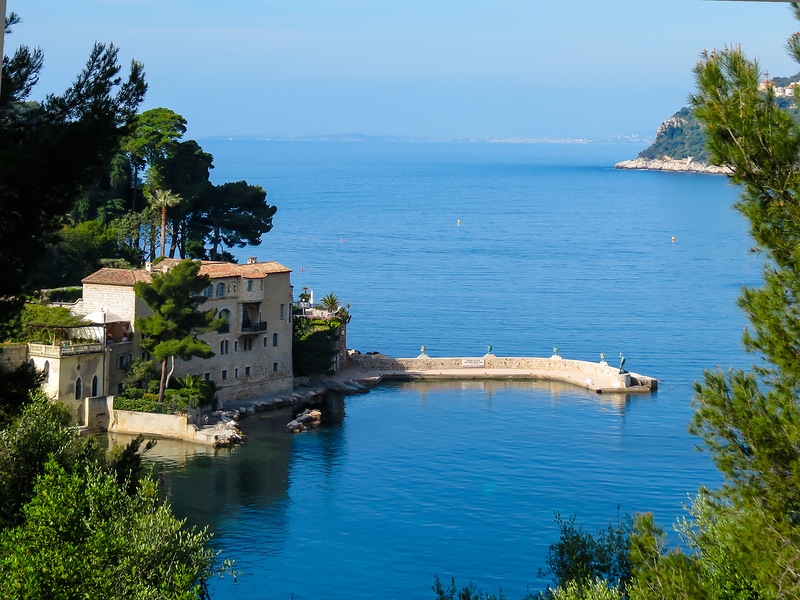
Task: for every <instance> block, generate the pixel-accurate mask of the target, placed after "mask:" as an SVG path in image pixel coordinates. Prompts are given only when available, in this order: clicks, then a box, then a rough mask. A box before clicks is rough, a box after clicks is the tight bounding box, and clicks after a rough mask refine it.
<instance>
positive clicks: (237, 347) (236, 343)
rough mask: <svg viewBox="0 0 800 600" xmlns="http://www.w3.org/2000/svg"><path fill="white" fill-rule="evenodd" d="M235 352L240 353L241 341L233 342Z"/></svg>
mask: <svg viewBox="0 0 800 600" xmlns="http://www.w3.org/2000/svg"><path fill="white" fill-rule="evenodd" d="M233 351H234V352H238V351H239V340H235V341H234V342H233Z"/></svg>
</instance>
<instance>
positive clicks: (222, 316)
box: [219, 308, 231, 333]
mask: <svg viewBox="0 0 800 600" xmlns="http://www.w3.org/2000/svg"><path fill="white" fill-rule="evenodd" d="M219 318H220V319H225V320H226V321H227V322H228V323H227V324H226V325H225V327H223V328H222V329H220V330H219V332H220V333H228V332H229V331H230V330H231V311H229V310H228V309H227V308H223V309H222V310H221V311H219Z"/></svg>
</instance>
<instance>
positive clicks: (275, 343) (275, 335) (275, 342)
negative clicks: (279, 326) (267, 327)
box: [272, 333, 278, 348]
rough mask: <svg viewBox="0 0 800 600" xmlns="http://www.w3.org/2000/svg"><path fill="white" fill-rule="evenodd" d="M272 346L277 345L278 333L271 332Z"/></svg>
mask: <svg viewBox="0 0 800 600" xmlns="http://www.w3.org/2000/svg"><path fill="white" fill-rule="evenodd" d="M272 346H273V347H275V348H277V347H278V334H277V333H273V334H272Z"/></svg>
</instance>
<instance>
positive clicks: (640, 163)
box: [614, 157, 731, 175]
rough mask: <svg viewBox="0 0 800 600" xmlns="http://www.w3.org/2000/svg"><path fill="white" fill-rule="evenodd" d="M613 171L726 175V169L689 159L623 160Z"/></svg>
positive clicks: (728, 170) (727, 169) (727, 170)
mask: <svg viewBox="0 0 800 600" xmlns="http://www.w3.org/2000/svg"><path fill="white" fill-rule="evenodd" d="M614 168H615V169H639V170H645V171H674V172H680V173H705V174H708V175H728V174H730V172H731V170H730V169H729V168H728V167H719V166H717V165H710V164H708V163H707V162H704V161H702V160H693V159H691V158H683V159H672V158H668V157H664V158H641V157H640V158H634V159H633V160H623V161H622V162H618V163H617V164H616V165H614Z"/></svg>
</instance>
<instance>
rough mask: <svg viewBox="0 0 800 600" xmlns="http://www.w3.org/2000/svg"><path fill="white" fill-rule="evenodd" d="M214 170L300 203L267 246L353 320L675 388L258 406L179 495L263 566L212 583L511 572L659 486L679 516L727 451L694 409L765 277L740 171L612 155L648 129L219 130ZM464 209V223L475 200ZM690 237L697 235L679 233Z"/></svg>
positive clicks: (469, 391) (410, 388)
mask: <svg viewBox="0 0 800 600" xmlns="http://www.w3.org/2000/svg"><path fill="white" fill-rule="evenodd" d="M203 146H204V149H206V150H207V151H209V152H211V153H212V154H213V155H214V157H215V164H216V167H217V168H216V169H215V171H214V172H213V177H214V180H215V181H216V182H218V183H219V182H223V181H234V180H239V179H246V180H247V181H248V182H249V183H253V184H259V185H261V186H263V187H264V188H265V189H266V190H267V191H268V192H269V196H268V200H269V201H270V202H271V203H273V204H275V205H277V206H278V213H277V215H276V217H275V220H274V224H275V226H274V229H273V231H271V232H270V233H269V234H267V235H266V236H265V238H264V243H263V244H262V245H261V246H260V247H256V248H245V249H237V250H236V254H237V256H238V257H240V258H244V257H247V256H253V255H255V256H258V257H259V259H262V260H277V261H279V262H281V263H283V264H284V265H286V266H288V267H290V268H291V269H293V273H292V282H293V285H294V287H295V292H296V293H299V291H300V288H302V287H308V288H310V289H313V290H314V293H315V297H316V298H320V297H321V296H323V295H325V294H327V293H329V292H334V293H336V294H337V295H338V296H339V297H340V299H341V300H342V301H343V302H344V303H350V304H351V313H352V315H353V319H352V322H351V323H350V327H349V329H348V346H349V347H351V348H357V349H360V350H362V351H372V350H380V351H382V352H384V353H386V354H390V355H395V356H414V355H416V354H417V353H418V352H419V346H420V345H422V344H425V345H426V346H427V348H428V354H430V355H431V356H448V355H454V356H480V355H482V354H483V353H484V352H485V351H486V346H487V345H488V344H491V345H492V346H493V348H494V352H495V354H498V355H506V356H514V355H532V356H537V355H549V354H550V352H551V351H552V348H553V346H558V347H559V348H560V353H561V355H562V356H564V357H566V358H577V359H585V360H599V354H600V352H605V353H606V355H607V356H608V358H609V359H610V362H614V361H616V360H618V357H619V354H620V353H623V354H624V355H625V357H626V359H627V363H626V367H628V368H629V369H630V370H633V371H637V372H640V373H644V374H647V375H651V376H655V377H658V378H659V379H660V380H661V387H660V389H659V391H658V392H657V393H656V394H653V395H652V396H624V397H620V398H613V397H610V396H598V395H595V394H590V393H588V392H586V391H583V390H577V389H573V388H570V387H565V386H563V385H547V384H513V385H505V384H498V383H489V382H487V383H486V384H485V385H481V384H475V383H463V384H462V383H450V384H419V383H416V384H407V385H388V386H383V387H380V388H377V389H375V390H373V391H372V392H371V393H370V394H368V395H365V396H356V397H348V398H347V399H346V400H345V401H344V404H343V405H341V406H338V407H336V409H335V410H333V411H332V413H333V414H332V416H331V420H330V421H329V423H328V424H327V425H326V427H324V428H323V429H321V430H319V431H316V432H313V433H309V434H303V435H298V436H293V437H292V436H289V435H287V434H284V433H283V431H282V429H283V425H285V423H286V422H287V421H288V420H289V418H290V415H289V413H271V414H268V415H265V416H264V417H262V418H260V419H251V420H250V421H246V422H245V424H246V432H247V433H248V434H249V440H248V444H247V445H246V446H244V447H241V448H238V449H236V450H234V451H233V452H218V453H216V454H215V455H213V456H208V455H204V454H198V455H196V456H190V457H189V458H188V460H187V462H185V463H184V462H180V463H178V462H176V463H175V467H174V468H172V469H170V470H169V472H168V473H167V475H166V479H165V489H167V491H168V493H169V495H170V498H171V500H172V502H173V503H174V505H175V509H176V511H177V512H178V513H179V514H182V515H185V516H188V517H189V519H190V521H191V522H193V523H208V524H210V526H211V528H212V530H213V531H214V532H215V544H216V546H217V547H218V548H219V549H221V550H222V552H223V555H224V556H225V557H228V558H233V559H235V560H236V563H237V565H238V567H239V568H240V569H241V570H242V572H243V574H242V576H241V577H240V579H239V583H238V584H236V585H234V584H233V583H232V581H230V580H229V579H224V580H221V581H215V582H214V583H213V585H212V591H213V595H214V597H215V598H218V599H220V598H234V597H236V598H263V597H270V598H290V597H294V598H297V599H298V600H301V599H311V598H333V599H338V598H348V599H353V598H375V597H382V598H387V599H394V598H397V599H400V598H403V599H406V598H430V597H432V594H431V592H430V586H431V583H432V581H433V576H434V575H439V576H440V577H442V578H443V579H449V578H450V577H451V576H452V577H455V578H456V580H457V581H458V582H461V583H462V584H465V583H467V582H468V581H469V580H473V581H475V582H476V583H477V584H478V585H479V586H480V587H482V588H483V589H485V590H487V591H493V592H496V591H497V588H498V587H502V588H503V590H504V592H505V593H506V595H507V596H508V597H509V598H510V599H513V598H519V597H521V596H522V595H524V593H525V590H526V588H527V587H528V586H530V587H531V589H539V588H541V587H542V586H543V585H544V584H545V583H546V582H544V581H540V580H539V579H537V577H536V572H537V569H538V568H539V567H542V566H544V557H545V553H546V551H547V547H548V545H549V544H550V543H552V542H553V541H555V539H556V527H555V524H554V522H553V513H554V511H561V512H562V513H564V514H572V513H577V514H578V520H579V521H580V522H582V523H584V524H585V525H586V526H587V527H588V528H590V529H593V528H595V527H598V526H602V525H604V524H606V523H608V522H609V521H611V520H612V519H614V517H615V515H616V512H617V506H618V505H619V506H620V508H621V510H622V511H623V512H631V513H633V512H637V511H652V512H654V513H655V515H656V519H657V520H658V521H659V522H660V523H661V524H662V525H664V526H666V527H667V528H669V525H670V523H671V522H672V521H674V519H675V518H676V517H677V516H678V515H680V514H681V511H682V504H685V503H686V502H687V495H688V494H691V493H693V492H694V491H695V490H696V489H697V487H698V486H699V485H700V484H707V485H711V486H713V485H716V484H717V483H718V482H719V476H718V474H717V473H716V471H715V470H714V467H713V464H711V462H710V460H709V458H708V456H707V455H705V454H703V453H700V452H698V451H697V450H696V449H695V444H696V443H697V440H695V439H693V438H692V437H691V436H689V435H688V433H687V431H686V425H687V423H688V420H689V418H690V417H691V414H692V409H691V396H692V382H693V381H695V380H696V379H698V378H700V377H702V372H703V370H704V369H707V368H712V367H713V366H714V365H720V366H722V367H724V368H727V367H729V366H732V365H733V366H746V365H748V364H749V363H750V362H751V358H750V357H749V356H747V355H746V354H745V353H744V352H743V351H742V349H741V344H740V337H741V332H742V329H743V328H744V326H745V324H746V322H745V319H744V317H743V315H742V314H741V312H740V311H739V309H738V308H737V307H736V305H735V299H736V296H737V294H738V293H739V290H740V288H741V286H742V284H748V285H755V284H758V282H759V274H760V267H759V262H758V258H757V256H756V255H753V254H751V253H749V252H748V248H749V246H750V243H749V240H748V237H747V227H746V223H745V222H744V220H743V219H742V218H741V217H740V216H739V215H738V213H736V212H735V211H733V209H732V208H731V204H732V202H733V201H734V200H735V197H736V189H735V188H732V187H730V186H729V185H728V183H727V180H726V179H725V178H721V177H711V176H700V175H686V174H663V173H647V172H629V171H614V170H613V169H611V168H610V167H611V165H613V164H614V163H615V162H617V161H619V160H622V159H624V158H629V157H631V156H633V155H635V154H636V152H637V151H638V150H639V149H638V148H635V147H632V146H630V145H612V144H607V145H595V144H586V145H577V144H570V145H544V144H542V145H530V144H466V143H463V144H458V143H447V144H444V143H443V144H435V143H388V142H374V143H333V142H330V143H324V142H318V143H312V142H244V141H215V142H203ZM459 220H460V224H459ZM673 236H674V237H675V239H676V241H675V242H674V243H673V242H671V238H672V237H673Z"/></svg>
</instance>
